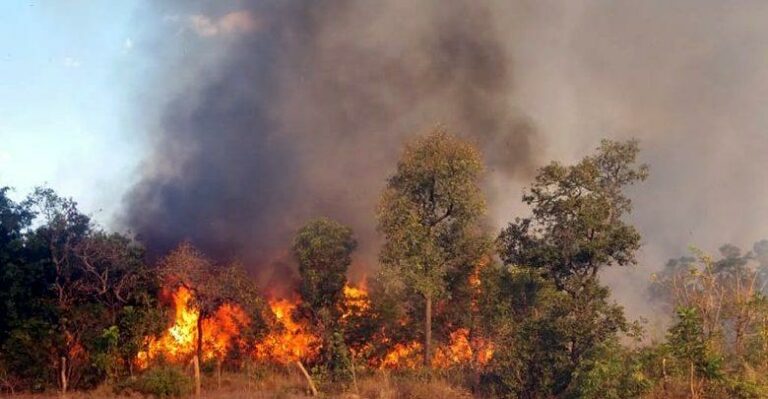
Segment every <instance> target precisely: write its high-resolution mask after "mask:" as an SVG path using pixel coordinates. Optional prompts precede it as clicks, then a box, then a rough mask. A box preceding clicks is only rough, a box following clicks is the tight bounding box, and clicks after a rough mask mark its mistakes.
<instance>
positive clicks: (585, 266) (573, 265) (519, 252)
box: [499, 140, 648, 295]
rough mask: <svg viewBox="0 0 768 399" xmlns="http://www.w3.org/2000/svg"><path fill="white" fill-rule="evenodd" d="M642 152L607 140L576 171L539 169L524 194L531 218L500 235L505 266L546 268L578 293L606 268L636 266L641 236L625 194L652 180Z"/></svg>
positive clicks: (560, 284) (633, 143) (556, 167)
mask: <svg viewBox="0 0 768 399" xmlns="http://www.w3.org/2000/svg"><path fill="white" fill-rule="evenodd" d="M638 151H639V149H638V143H637V141H635V140H631V141H627V142H614V141H610V140H603V141H602V143H601V145H600V147H599V148H598V149H597V154H596V155H593V156H588V157H585V158H584V159H583V160H582V161H581V162H579V163H577V164H576V165H572V166H564V165H561V164H559V163H557V162H553V163H551V164H549V165H548V166H545V167H543V168H542V169H540V170H539V172H538V174H537V175H536V178H535V179H534V182H533V184H532V186H531V188H530V189H528V190H527V192H526V193H525V194H524V195H523V201H524V202H525V203H526V204H528V205H529V206H531V207H532V213H533V215H532V216H531V217H529V218H523V219H517V220H516V221H515V222H513V223H510V225H509V226H508V227H507V228H506V229H505V230H504V231H503V232H502V234H501V236H500V237H499V241H500V245H501V256H502V258H503V260H504V261H505V263H507V264H514V265H524V266H526V267H531V268H535V269H538V270H541V271H542V272H544V273H545V274H547V276H548V277H550V278H551V279H552V280H553V281H554V282H555V284H556V285H557V287H558V288H559V289H561V290H565V291H567V292H569V293H571V294H572V295H576V294H577V293H578V292H579V291H580V290H581V289H582V288H584V287H585V286H586V284H588V282H589V281H590V280H593V279H594V278H595V277H596V276H597V272H598V271H600V269H602V268H604V267H607V266H612V265H620V266H624V265H633V264H635V263H636V260H635V253H636V251H637V250H638V249H639V248H640V234H639V233H638V232H637V230H636V229H635V228H634V226H632V225H629V224H627V223H626V222H625V221H624V220H623V217H624V216H625V215H627V214H628V213H629V212H631V210H632V203H631V201H630V199H629V198H628V197H627V196H626V194H625V193H624V190H625V189H626V188H627V186H630V185H632V184H634V183H636V182H639V181H643V180H645V179H646V177H647V176H648V167H647V165H639V166H638V165H636V163H635V162H636V157H637V153H638Z"/></svg>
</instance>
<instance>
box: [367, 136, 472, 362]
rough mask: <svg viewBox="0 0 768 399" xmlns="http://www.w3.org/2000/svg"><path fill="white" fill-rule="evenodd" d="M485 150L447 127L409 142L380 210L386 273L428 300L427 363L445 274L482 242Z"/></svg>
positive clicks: (382, 257) (426, 308)
mask: <svg viewBox="0 0 768 399" xmlns="http://www.w3.org/2000/svg"><path fill="white" fill-rule="evenodd" d="M482 172H483V166H482V160H481V156H480V153H479V151H478V150H477V149H476V148H475V147H474V146H473V145H472V144H470V143H469V142H467V141H464V140H461V139H459V138H458V137H456V136H453V135H451V134H449V133H448V132H446V131H445V130H442V129H437V130H435V131H433V132H432V133H430V134H427V135H425V136H421V137H418V138H417V139H415V140H414V141H412V142H410V143H408V144H407V145H406V147H405V151H404V152H403V154H402V157H401V159H400V161H399V162H398V165H397V171H396V173H395V174H394V175H393V176H392V177H390V178H389V180H388V182H387V187H386V189H385V190H384V193H383V194H382V196H381V202H380V205H379V209H378V228H379V230H380V231H381V232H382V233H383V235H384V237H385V239H386V242H385V243H384V246H383V247H382V250H381V254H380V259H381V262H382V265H383V269H382V273H381V274H380V276H381V277H382V278H384V276H390V277H391V278H395V279H397V280H399V281H401V282H402V283H403V284H404V285H405V286H406V287H408V288H410V289H412V290H414V291H415V292H417V293H418V294H419V295H420V296H421V297H422V298H423V299H424V364H425V366H427V367H429V366H430V363H431V351H432V307H433V302H434V301H435V300H436V299H438V298H441V297H442V296H443V295H444V294H445V292H446V275H447V274H448V273H449V271H451V270H452V269H455V268H458V267H462V266H465V265H466V264H467V262H466V259H467V256H471V255H477V256H476V257H477V258H478V259H479V257H480V255H479V254H468V253H466V252H465V249H467V248H469V247H471V245H468V244H467V243H468V242H469V241H472V240H477V239H479V237H480V236H481V234H480V218H481V216H482V214H483V212H484V210H485V201H484V198H483V196H482V190H481V189H480V179H481V178H482Z"/></svg>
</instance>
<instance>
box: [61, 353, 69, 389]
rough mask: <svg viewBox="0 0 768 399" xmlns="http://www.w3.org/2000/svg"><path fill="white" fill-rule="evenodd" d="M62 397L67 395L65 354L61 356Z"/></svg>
mask: <svg viewBox="0 0 768 399" xmlns="http://www.w3.org/2000/svg"><path fill="white" fill-rule="evenodd" d="M60 378H61V397H62V398H63V397H66V396H67V384H68V381H67V358H66V357H65V356H62V357H61V375H60Z"/></svg>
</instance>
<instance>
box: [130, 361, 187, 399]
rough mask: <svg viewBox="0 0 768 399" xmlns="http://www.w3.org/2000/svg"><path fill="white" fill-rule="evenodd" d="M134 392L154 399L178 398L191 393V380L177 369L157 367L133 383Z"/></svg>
mask: <svg viewBox="0 0 768 399" xmlns="http://www.w3.org/2000/svg"><path fill="white" fill-rule="evenodd" d="M130 386H131V388H132V389H133V390H135V391H136V392H139V393H142V394H145V395H152V396H154V397H156V398H167V397H180V396H184V395H188V394H189V393H191V392H192V387H193V386H192V380H191V379H190V378H189V377H188V376H187V375H186V374H184V372H183V371H182V370H180V369H179V368H178V367H173V366H167V365H165V366H158V367H154V368H151V369H149V370H147V371H146V372H144V373H143V374H142V375H141V376H139V378H138V379H137V380H136V381H135V382H133V383H132V384H131V385H130Z"/></svg>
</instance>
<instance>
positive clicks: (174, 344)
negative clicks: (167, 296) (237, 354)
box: [137, 286, 249, 368]
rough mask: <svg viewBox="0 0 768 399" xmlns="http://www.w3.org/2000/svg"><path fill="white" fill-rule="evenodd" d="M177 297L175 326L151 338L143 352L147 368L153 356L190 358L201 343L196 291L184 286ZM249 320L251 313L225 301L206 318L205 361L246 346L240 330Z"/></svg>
mask: <svg viewBox="0 0 768 399" xmlns="http://www.w3.org/2000/svg"><path fill="white" fill-rule="evenodd" d="M171 298H172V300H173V310H174V318H173V325H171V327H169V328H168V329H167V330H166V331H165V332H164V333H163V335H162V336H160V338H148V348H147V350H146V351H142V352H139V354H138V356H137V363H138V365H139V367H140V368H144V367H146V366H147V365H148V364H149V362H150V361H151V360H153V359H157V358H159V357H162V358H163V359H165V360H167V361H170V362H173V363H179V362H183V361H188V360H189V358H190V357H191V356H192V355H193V354H194V352H195V349H196V345H197V321H198V318H199V312H198V311H197V310H195V309H194V308H193V307H192V304H191V302H192V299H193V293H192V291H190V290H189V289H188V288H186V287H184V286H181V287H179V288H177V289H176V291H175V292H173V293H172V294H171ZM248 322H249V318H248V316H247V315H246V314H245V312H243V310H242V309H240V308H239V307H238V306H237V305H234V304H224V305H223V306H221V307H219V309H217V310H216V313H215V314H214V315H213V317H210V318H207V319H204V320H202V326H201V328H202V331H203V345H202V358H203V359H202V360H209V359H212V358H214V357H215V358H219V359H221V358H223V357H224V356H225V355H226V353H227V351H228V350H229V348H230V347H231V346H232V345H242V344H243V343H242V342H240V340H239V334H240V329H241V327H242V326H244V325H245V324H247V323H248Z"/></svg>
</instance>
